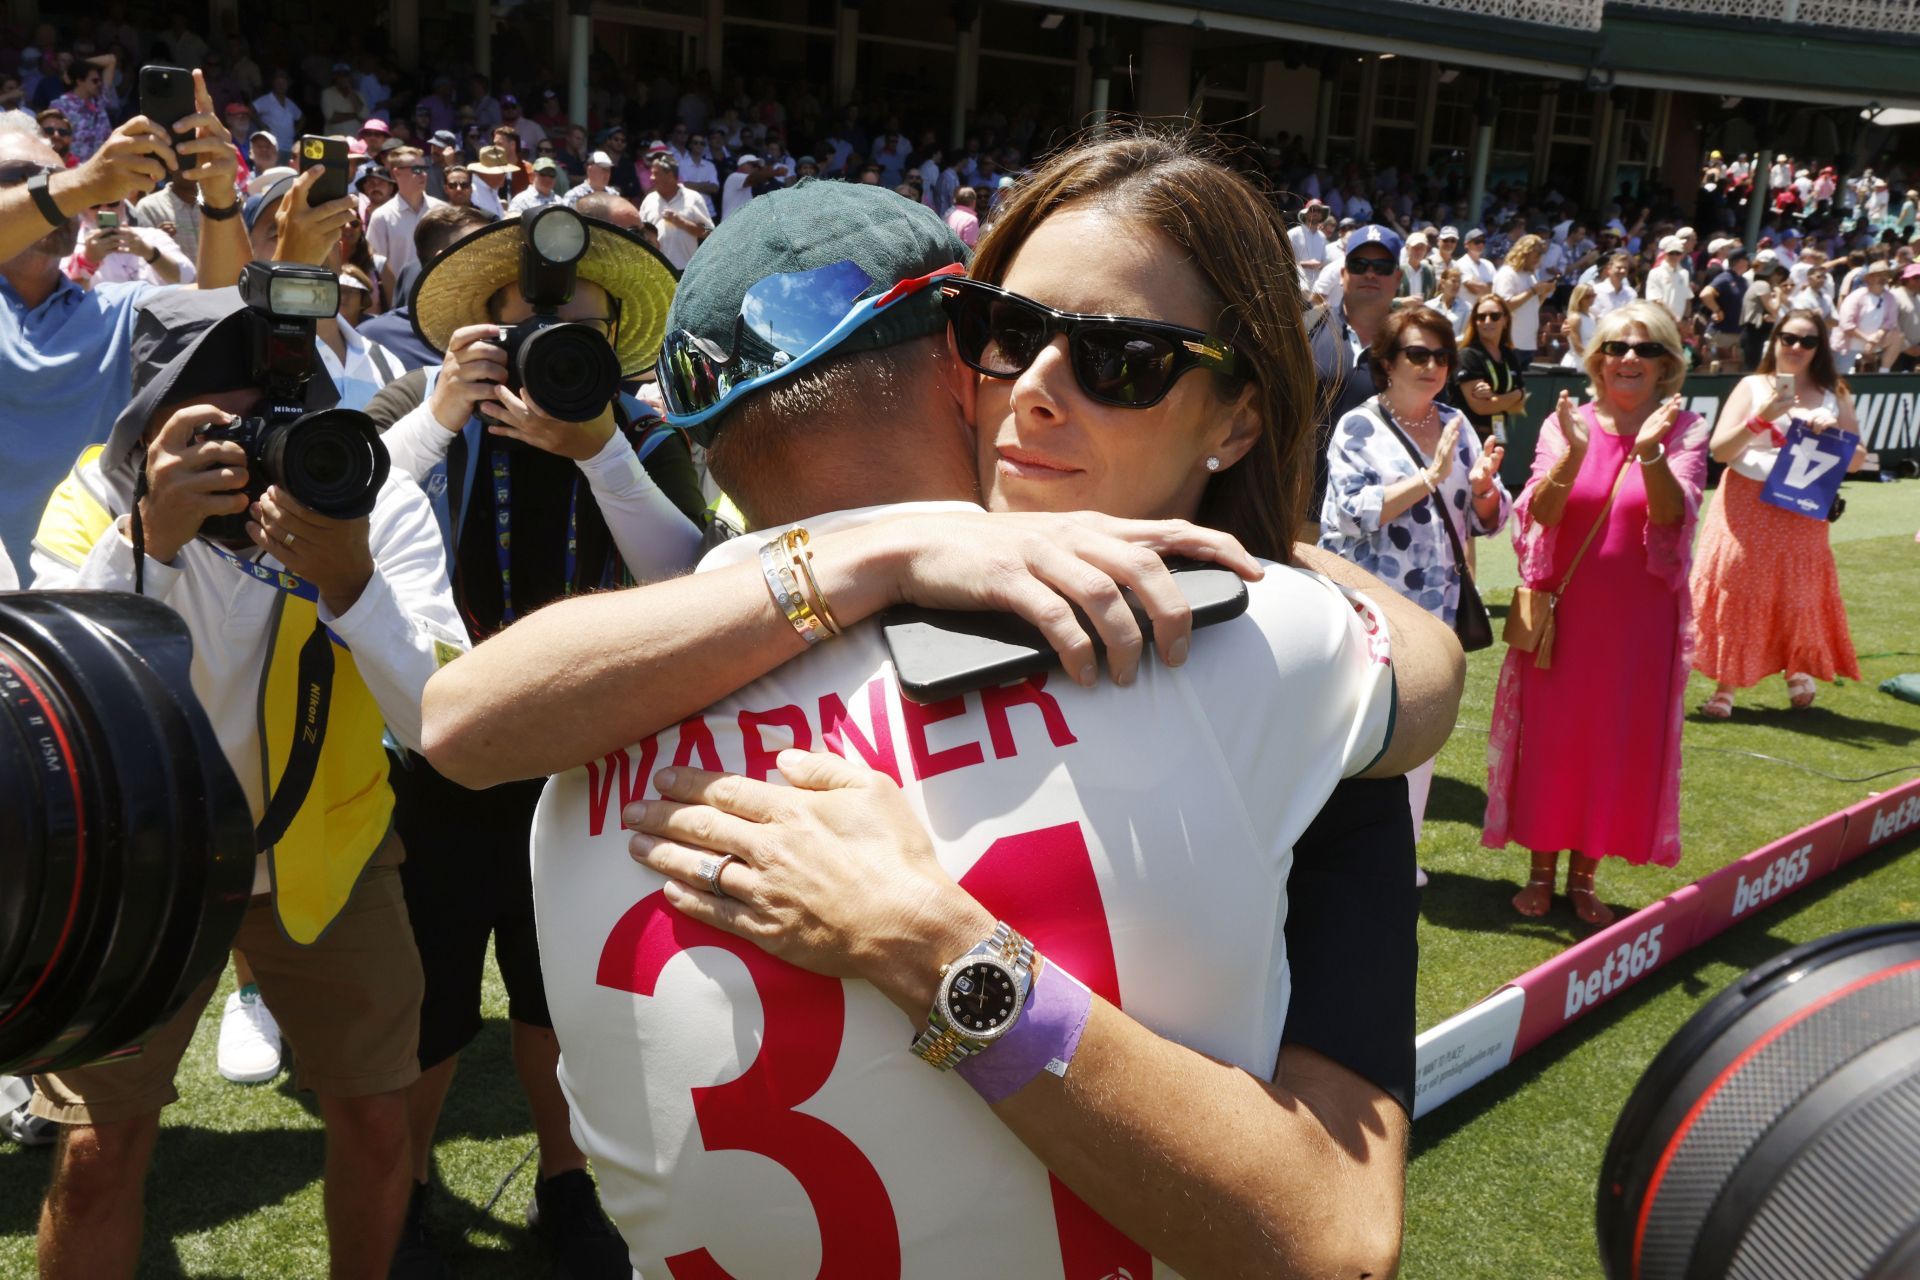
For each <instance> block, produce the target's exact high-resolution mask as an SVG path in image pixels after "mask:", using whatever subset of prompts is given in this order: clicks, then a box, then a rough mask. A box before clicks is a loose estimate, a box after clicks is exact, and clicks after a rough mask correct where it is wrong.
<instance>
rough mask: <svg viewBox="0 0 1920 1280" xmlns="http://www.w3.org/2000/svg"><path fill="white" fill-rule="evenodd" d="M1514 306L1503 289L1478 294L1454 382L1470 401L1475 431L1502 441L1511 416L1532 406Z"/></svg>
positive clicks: (1469, 418)
mask: <svg viewBox="0 0 1920 1280" xmlns="http://www.w3.org/2000/svg"><path fill="white" fill-rule="evenodd" d="M1512 330H1513V311H1512V309H1511V308H1509V307H1508V306H1507V300H1506V299H1505V298H1503V297H1501V296H1500V294H1499V293H1498V291H1495V292H1491V293H1485V294H1482V295H1481V296H1480V297H1479V298H1477V299H1475V300H1474V304H1473V311H1472V313H1471V314H1470V315H1469V316H1468V317H1467V336H1466V341H1465V342H1463V343H1461V344H1460V362H1459V363H1458V364H1457V365H1455V366H1454V368H1453V383H1454V385H1455V386H1456V387H1458V388H1459V389H1460V398H1461V399H1462V400H1463V401H1465V402H1466V414H1467V421H1468V422H1470V423H1472V424H1473V429H1474V432H1475V434H1477V435H1479V436H1481V437H1482V438H1488V437H1490V438H1492V439H1495V440H1498V441H1500V442H1501V443H1502V444H1505V443H1506V440H1507V422H1508V420H1509V418H1510V417H1512V416H1513V415H1515V414H1518V413H1520V412H1522V411H1523V410H1525V409H1526V407H1527V388H1526V378H1525V377H1524V376H1523V375H1522V372H1521V371H1522V369H1524V368H1525V366H1524V365H1523V364H1522V363H1521V360H1520V353H1519V352H1518V351H1516V350H1515V349H1514V346H1513V332H1512Z"/></svg>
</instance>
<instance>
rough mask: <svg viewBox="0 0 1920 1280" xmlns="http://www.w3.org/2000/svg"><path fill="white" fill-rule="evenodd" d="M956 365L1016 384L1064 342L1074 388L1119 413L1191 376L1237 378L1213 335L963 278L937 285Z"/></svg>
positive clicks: (1147, 403)
mask: <svg viewBox="0 0 1920 1280" xmlns="http://www.w3.org/2000/svg"><path fill="white" fill-rule="evenodd" d="M940 298H941V302H942V304H943V305H944V306H945V307H946V310H947V318H948V320H950V321H951V322H952V324H953V338H954V346H955V348H956V349H957V350H958V351H959V353H960V358H961V359H962V360H964V361H965V362H966V363H967V364H968V365H969V366H970V367H971V368H973V369H974V370H975V371H977V372H979V373H984V374H986V375H987V376H988V377H989V378H1015V377H1018V376H1019V375H1020V374H1022V373H1025V372H1026V371H1027V370H1028V369H1029V368H1030V367H1032V365H1033V362H1034V361H1035V360H1036V359H1038V358H1039V356H1040V353H1041V352H1042V351H1044V350H1045V349H1046V347H1047V344H1048V343H1050V342H1052V341H1053V339H1054V337H1055V335H1064V336H1065V337H1066V339H1067V355H1068V359H1069V363H1070V364H1071V365H1072V367H1073V376H1074V380H1075V381H1076V382H1078V383H1079V384H1080V389H1081V390H1082V391H1084V392H1086V393H1087V396H1088V397H1089V398H1090V399H1092V400H1095V401H1097V402H1098V403H1100V404H1107V405H1113V406H1115V407H1116V408H1121V409H1145V408H1149V407H1151V406H1153V405H1156V404H1159V403H1160V401H1161V400H1163V399H1165V398H1166V395H1167V392H1168V391H1170V390H1171V389H1172V388H1173V384H1174V383H1175V382H1176V381H1177V380H1178V379H1179V377H1180V375H1181V374H1183V373H1185V372H1187V370H1189V369H1201V368H1205V369H1212V370H1213V371H1214V372H1215V373H1222V374H1229V375H1231V374H1232V373H1233V372H1234V357H1233V348H1232V347H1230V346H1228V345H1227V344H1226V343H1224V342H1222V341H1221V340H1220V339H1218V338H1216V337H1214V336H1212V335H1211V334H1207V333H1203V332H1202V331H1200V330H1199V329H1189V328H1186V327H1185V326H1183V325H1177V324H1166V323H1164V322H1162V321H1159V320H1139V319H1132V318H1128V317H1125V316H1090V315H1077V314H1074V313H1072V312H1067V311H1055V310H1054V309H1053V308H1052V307H1048V306H1043V305H1042V304H1040V303H1038V302H1035V301H1034V300H1033V299H1031V298H1024V297H1021V296H1020V295H1019V294H1017V293H1008V292H1007V291H1006V290H1005V289H1000V288H996V287H995V286H993V285H990V284H985V283H983V282H981V281H978V280H969V279H966V278H964V277H962V278H960V279H955V280H945V281H942V282H941V284H940Z"/></svg>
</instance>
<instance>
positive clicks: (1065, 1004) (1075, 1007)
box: [953, 960, 1093, 1103]
mask: <svg viewBox="0 0 1920 1280" xmlns="http://www.w3.org/2000/svg"><path fill="white" fill-rule="evenodd" d="M1092 1007H1093V993H1092V992H1091V991H1088V990H1087V989H1086V987H1084V986H1082V985H1081V983H1080V979H1078V978H1076V977H1074V976H1073V975H1072V974H1070V973H1068V972H1067V971H1066V970H1065V969H1062V968H1061V967H1060V966H1059V965H1057V964H1055V963H1053V961H1051V960H1049V961H1047V962H1046V963H1045V964H1043V965H1042V966H1041V968H1040V976H1039V977H1038V978H1037V979H1035V980H1034V984H1033V990H1032V991H1030V992H1028V993H1027V1007H1026V1008H1025V1009H1023V1010H1021V1011H1020V1021H1019V1022H1017V1023H1015V1024H1014V1028H1013V1030H1011V1031H1009V1032H1007V1034H1006V1035H1005V1036H1003V1037H1002V1038H1001V1039H999V1040H997V1041H995V1042H994V1043H993V1044H991V1045H989V1046H987V1048H985V1049H984V1050H982V1051H981V1052H979V1053H976V1054H974V1055H973V1056H972V1057H971V1058H968V1059H967V1060H966V1061H965V1062H962V1063H961V1064H960V1065H959V1066H957V1067H955V1068H954V1069H953V1070H954V1074H956V1075H958V1076H959V1077H960V1078H961V1079H962V1080H965V1081H966V1082H967V1083H968V1084H970V1085H972V1086H973V1091H974V1092H975V1093H977V1094H979V1095H980V1096H981V1097H982V1098H985V1099H986V1100H987V1102H988V1103H995V1102H1005V1101H1006V1100H1007V1099H1008V1098H1011V1097H1012V1096H1013V1095H1014V1094H1016V1093H1018V1092H1020V1090H1021V1089H1023V1088H1025V1087H1026V1085H1027V1082H1028V1081H1030V1080H1032V1079H1033V1078H1034V1077H1035V1076H1037V1075H1039V1074H1040V1073H1041V1072H1042V1071H1051V1072H1052V1073H1053V1074H1054V1075H1056V1076H1064V1075H1066V1074H1067V1067H1068V1065H1069V1064H1071V1063H1072V1062H1073V1055H1074V1051H1075V1050H1077V1049H1078V1048H1079V1047H1080V1033H1081V1032H1082V1031H1084V1030H1086V1027H1087V1013H1088V1011H1089V1010H1091V1009H1092Z"/></svg>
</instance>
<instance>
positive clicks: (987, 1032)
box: [947, 960, 1019, 1036]
mask: <svg viewBox="0 0 1920 1280" xmlns="http://www.w3.org/2000/svg"><path fill="white" fill-rule="evenodd" d="M1018 1003H1019V993H1018V992H1017V991H1016V990H1015V988H1014V985H1013V974H1012V973H1010V972H1009V971H1008V970H1007V967H1006V966H1005V965H1002V964H998V963H996V962H994V961H992V960H974V961H971V962H970V963H968V964H965V965H963V966H961V967H960V969H959V970H958V971H956V972H955V973H954V974H953V976H952V977H951V978H949V979H948V980H947V1014H948V1021H950V1022H952V1023H953V1025H954V1027H955V1028H956V1029H958V1030H959V1031H960V1032H961V1033H962V1034H964V1035H969V1036H991V1035H993V1034H994V1033H995V1032H997V1031H1000V1030H1001V1029H1002V1028H1004V1027H1005V1026H1006V1025H1007V1023H1008V1022H1009V1021H1011V1020H1012V1018H1013V1012H1014V1008H1015V1006H1016V1005H1017V1004H1018Z"/></svg>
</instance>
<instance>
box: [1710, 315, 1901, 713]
mask: <svg viewBox="0 0 1920 1280" xmlns="http://www.w3.org/2000/svg"><path fill="white" fill-rule="evenodd" d="M1782 379H1790V380H1791V381H1790V388H1791V389H1788V388H1787V387H1783V386H1782V385H1781V382H1782ZM1793 422H1799V423H1800V424H1801V425H1802V426H1804V427H1806V428H1807V429H1808V430H1811V431H1827V430H1832V429H1835V428H1838V429H1839V430H1842V431H1851V432H1857V431H1858V430H1859V427H1858V426H1857V425H1856V423H1855V421H1854V411H1853V394H1852V392H1851V391H1850V390H1848V388H1847V384H1846V381H1845V380H1844V379H1842V378H1841V377H1840V376H1839V373H1838V372H1837V371H1836V369H1835V367H1834V359H1833V351H1832V349H1831V348H1830V347H1829V345H1828V333H1827V324H1826V321H1825V320H1824V319H1822V318H1821V316H1820V314H1819V313H1818V312H1815V311H1789V312H1788V313H1787V314H1786V316H1785V317H1784V318H1783V319H1782V320H1781V321H1780V323H1779V324H1777V325H1775V326H1774V330H1773V336H1772V339H1771V340H1770V341H1769V342H1768V343H1767V348H1766V351H1765V352H1764V353H1763V354H1762V355H1761V357H1760V367H1759V368H1758V369H1757V370H1756V371H1755V372H1754V373H1753V374H1751V375H1750V376H1748V377H1745V378H1742V379H1741V380H1740V385H1739V386H1737V387H1735V388H1734V389H1733V394H1732V395H1730V396H1728V397H1727V403H1726V406H1725V408H1723V409H1722V410H1721V412H1720V422H1719V424H1718V425H1717V426H1715V427H1714V430H1713V445H1712V448H1713V457H1714V460H1715V461H1717V462H1721V463H1724V464H1726V466H1727V470H1726V471H1725V473H1723V474H1722V476H1721V479H1720V500H1719V501H1718V502H1716V503H1714V504H1713V507H1712V509H1711V510H1709V511H1708V512H1707V516H1706V519H1705V521H1704V522H1703V526H1702V528H1701V531H1700V548H1699V551H1698V553H1697V557H1696V559H1695V562H1694V567H1693V611H1694V621H1695V626H1696V628H1697V633H1696V634H1697V637H1698V639H1697V643H1696V645H1695V648H1694V657H1693V667H1694V670H1696V671H1698V672H1700V674H1702V675H1704V676H1706V677H1707V678H1708V679H1710V680H1712V681H1713V682H1714V684H1715V686H1716V687H1715V689H1714V692H1713V696H1712V697H1711V698H1709V699H1707V701H1706V702H1705V703H1704V704H1702V706H1701V707H1700V714H1701V715H1703V716H1706V717H1708V718H1709V719H1713V720H1725V719H1727V718H1728V717H1729V716H1731V715H1732V714H1733V698H1734V693H1735V691H1736V690H1739V689H1745V688H1749V687H1751V686H1753V685H1756V684H1758V683H1760V681H1762V680H1765V679H1767V678H1768V677H1771V676H1775V675H1784V676H1786V679H1787V696H1788V699H1789V701H1790V702H1791V704H1792V706H1793V707H1794V708H1795V709H1797V710H1804V709H1806V708H1807V707H1810V706H1812V705H1813V699H1814V695H1815V692H1816V685H1815V683H1814V682H1815V681H1816V680H1826V681H1829V682H1830V681H1833V680H1836V679H1838V678H1839V677H1841V676H1846V677H1847V678H1848V679H1850V680H1858V679H1859V678H1860V663H1859V661H1858V660H1857V659H1856V658H1855V656H1854V652H1853V637H1852V636H1851V635H1850V634H1849V632H1848V630H1847V606H1846V602H1845V601H1844V600H1843V599H1842V598H1841V595H1840V575H1839V571H1838V569H1837V568H1836V567H1835V565H1834V561H1833V546H1832V544H1831V541H1830V539H1829V536H1828V531H1829V529H1830V528H1831V526H1830V525H1829V524H1828V523H1827V521H1825V520H1821V519H1815V518H1809V517H1807V516H1803V515H1796V514H1794V513H1793V512H1791V511H1787V510H1784V509H1782V508H1780V507H1776V506H1774V505H1772V504H1771V503H1767V502H1762V501H1761V500H1760V491H1761V489H1762V488H1763V487H1764V485H1765V482H1766V478H1767V477H1768V476H1769V475H1771V474H1772V472H1773V467H1774V463H1775V462H1777V461H1778V460H1779V457H1780V447H1781V445H1782V444H1783V443H1784V442H1785V433H1786V430H1787V427H1788V425H1789V424H1790V423H1793ZM1866 459H1867V455H1866V449H1865V447H1864V446H1862V447H1858V448H1856V449H1855V450H1854V454H1853V457H1852V459H1851V460H1850V461H1849V463H1848V466H1847V470H1849V471H1857V470H1859V469H1860V467H1861V466H1863V465H1865V463H1866Z"/></svg>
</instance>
